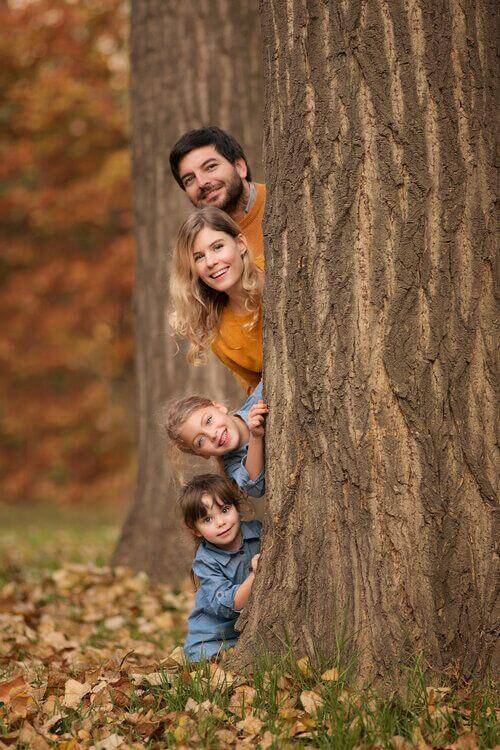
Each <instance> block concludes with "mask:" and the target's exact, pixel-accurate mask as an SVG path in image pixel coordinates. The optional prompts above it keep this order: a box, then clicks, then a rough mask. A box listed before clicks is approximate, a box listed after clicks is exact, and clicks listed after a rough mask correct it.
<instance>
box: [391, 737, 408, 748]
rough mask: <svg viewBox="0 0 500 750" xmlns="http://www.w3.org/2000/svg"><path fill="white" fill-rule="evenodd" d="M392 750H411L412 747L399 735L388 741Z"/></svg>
mask: <svg viewBox="0 0 500 750" xmlns="http://www.w3.org/2000/svg"><path fill="white" fill-rule="evenodd" d="M389 742H390V743H391V746H392V747H393V749H394V750H412V745H411V744H410V743H409V742H408V740H406V739H405V738H404V737H401V736H400V735H399V734H395V735H394V737H391V739H390V740H389Z"/></svg>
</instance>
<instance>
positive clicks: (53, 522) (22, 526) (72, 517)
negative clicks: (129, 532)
mask: <svg viewBox="0 0 500 750" xmlns="http://www.w3.org/2000/svg"><path fill="white" fill-rule="evenodd" d="M120 524H121V518H120V515H119V512H118V511H116V510H113V509H109V510H96V509H95V508H90V509H88V510H85V509H74V508H65V507H63V508H57V507H49V508H47V507H40V506H34V507H33V506H29V507H23V506H21V507H18V506H16V507H13V506H9V505H2V504H0V586H1V585H3V584H5V583H7V582H8V581H10V580H12V579H19V578H20V577H22V578H24V579H28V580H30V581H32V580H33V579H35V580H38V579H40V577H41V576H42V575H43V574H45V573H47V572H48V571H52V570H55V569H56V568H58V567H60V565H61V564H64V563H67V562H72V563H92V564H95V565H105V564H106V563H107V562H108V561H109V558H110V555H111V554H112V552H113V549H114V546H115V544H116V541H117V539H118V534H119V530H120Z"/></svg>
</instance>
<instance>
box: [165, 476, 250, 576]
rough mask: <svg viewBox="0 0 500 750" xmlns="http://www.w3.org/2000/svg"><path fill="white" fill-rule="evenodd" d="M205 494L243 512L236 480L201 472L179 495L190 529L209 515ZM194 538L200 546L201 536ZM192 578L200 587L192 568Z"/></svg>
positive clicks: (217, 501)
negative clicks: (204, 502)
mask: <svg viewBox="0 0 500 750" xmlns="http://www.w3.org/2000/svg"><path fill="white" fill-rule="evenodd" d="M204 495H208V496H209V497H210V498H211V499H212V500H213V502H214V503H217V504H218V505H234V507H235V508H236V510H237V511H238V513H241V509H242V504H243V496H242V495H241V493H240V490H239V489H238V487H237V486H236V484H234V482H232V481H231V480H230V479H227V477H222V476H218V475H217V474H199V475H198V476H196V477H193V478H192V479H191V480H190V481H189V482H188V483H187V484H185V485H184V487H183V488H182V490H181V494H180V496H179V506H180V509H181V513H182V518H183V519H184V523H185V525H186V527H187V528H188V529H189V530H190V531H196V530H197V529H196V522H197V521H200V520H201V519H202V518H205V516H206V515H208V511H207V509H206V508H205V506H204V505H203V502H202V500H203V496H204ZM193 538H194V540H195V542H196V548H198V546H199V545H200V543H201V538H200V537H198V536H194V534H193ZM191 580H192V582H193V584H194V587H195V588H198V581H197V579H196V576H195V574H194V573H193V571H192V570H191Z"/></svg>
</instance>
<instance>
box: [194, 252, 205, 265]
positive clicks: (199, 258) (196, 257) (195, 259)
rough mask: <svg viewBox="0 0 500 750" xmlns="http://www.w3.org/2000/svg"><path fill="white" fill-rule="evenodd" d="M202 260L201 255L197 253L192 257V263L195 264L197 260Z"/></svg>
mask: <svg viewBox="0 0 500 750" xmlns="http://www.w3.org/2000/svg"><path fill="white" fill-rule="evenodd" d="M202 258H203V255H201V253H197V254H196V255H195V256H194V262H195V263H198V261H199V260H201V259H202Z"/></svg>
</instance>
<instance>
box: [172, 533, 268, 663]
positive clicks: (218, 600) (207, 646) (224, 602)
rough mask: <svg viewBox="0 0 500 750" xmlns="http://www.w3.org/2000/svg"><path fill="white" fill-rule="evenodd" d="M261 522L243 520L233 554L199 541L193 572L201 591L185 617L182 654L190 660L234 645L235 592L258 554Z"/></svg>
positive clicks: (236, 636)
mask: <svg viewBox="0 0 500 750" xmlns="http://www.w3.org/2000/svg"><path fill="white" fill-rule="evenodd" d="M261 528H262V524H261V523H260V521H242V522H241V536H242V538H243V541H242V543H241V547H240V549H239V550H236V552H226V550H223V549H221V548H220V547H216V546H215V544H211V543H210V542H207V541H206V540H205V539H203V540H202V542H201V544H200V546H199V547H198V550H197V552H196V556H195V558H194V562H193V572H194V574H195V575H196V576H197V577H198V580H199V582H200V588H199V589H198V591H197V592H196V600H195V605H194V609H193V611H192V612H191V614H190V615H189V618H188V634H187V638H186V641H185V643H184V652H185V654H186V656H187V658H188V659H189V661H200V659H211V658H212V656H216V655H217V654H218V653H219V651H221V650H222V649H226V648H231V647H232V646H235V645H236V640H237V638H238V635H239V633H238V631H237V630H235V627H234V625H235V622H236V620H237V619H238V616H239V614H240V613H239V612H237V611H236V610H235V609H234V595H235V593H236V589H237V588H238V586H240V584H242V583H243V581H244V580H245V579H246V578H247V577H248V574H249V573H250V563H251V561H252V557H253V556H254V555H257V554H258V553H259V552H260V534H261Z"/></svg>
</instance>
